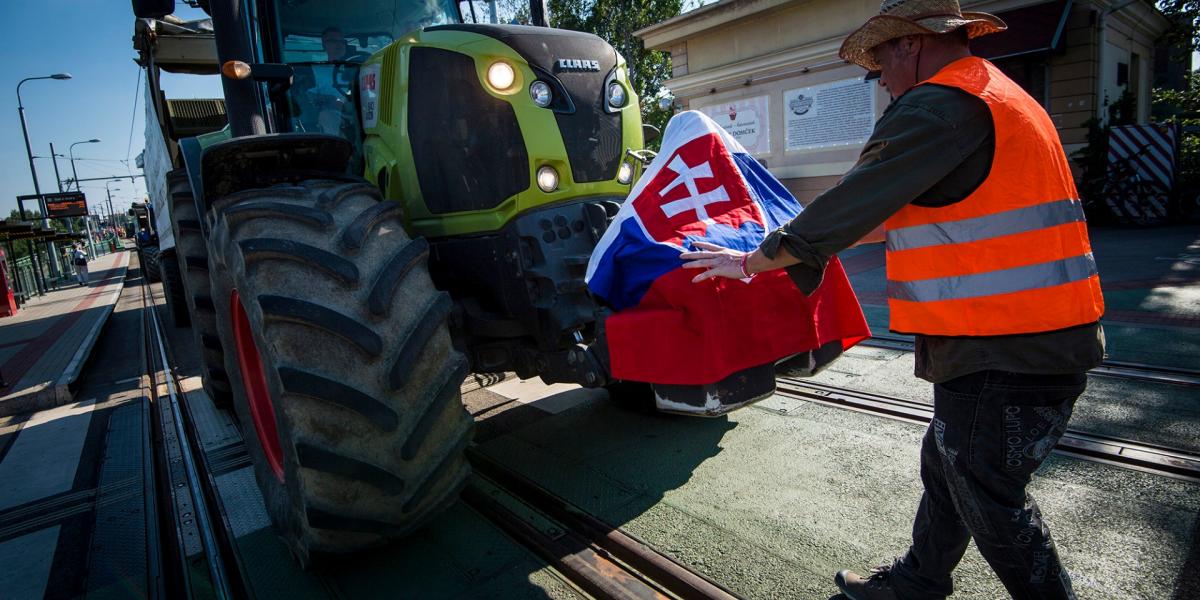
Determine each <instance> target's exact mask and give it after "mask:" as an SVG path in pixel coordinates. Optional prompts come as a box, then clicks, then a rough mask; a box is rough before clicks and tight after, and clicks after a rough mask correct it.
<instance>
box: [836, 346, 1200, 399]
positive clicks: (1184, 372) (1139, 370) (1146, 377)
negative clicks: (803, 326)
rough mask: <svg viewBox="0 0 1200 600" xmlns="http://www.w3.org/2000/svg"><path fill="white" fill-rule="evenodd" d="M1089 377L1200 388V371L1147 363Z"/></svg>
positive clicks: (1115, 363)
mask: <svg viewBox="0 0 1200 600" xmlns="http://www.w3.org/2000/svg"><path fill="white" fill-rule="evenodd" d="M914 344H915V342H913V340H911V339H909V338H906V337H900V336H894V335H876V336H872V337H870V338H868V339H866V340H863V341H862V342H859V344H858V345H860V346H866V347H869V348H883V349H887V350H898V351H901V352H912V351H913V348H914ZM1088 374H1089V375H1095V376H1097V377H1110V378H1113V379H1129V380H1134V381H1149V382H1153V383H1170V384H1174V385H1183V386H1189V387H1193V386H1200V370H1195V369H1183V368H1178V367H1163V366H1159V365H1151V364H1146V363H1136V362H1128V361H1120V360H1106V361H1104V363H1103V364H1101V365H1100V366H1099V367H1096V368H1094V369H1092V370H1091V371H1088Z"/></svg>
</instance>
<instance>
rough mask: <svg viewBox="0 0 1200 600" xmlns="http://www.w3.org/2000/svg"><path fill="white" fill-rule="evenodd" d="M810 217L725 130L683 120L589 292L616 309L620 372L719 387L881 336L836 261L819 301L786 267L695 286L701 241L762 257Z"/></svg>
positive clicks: (620, 223) (610, 242)
mask: <svg viewBox="0 0 1200 600" xmlns="http://www.w3.org/2000/svg"><path fill="white" fill-rule="evenodd" d="M801 210H802V207H801V205H800V203H799V202H797V201H796V199H795V198H793V197H792V195H791V194H790V193H789V192H788V191H787V189H786V188H784V187H783V185H782V184H780V183H779V181H778V180H776V179H775V178H774V177H773V176H772V175H771V173H770V172H769V171H767V170H766V168H764V167H763V166H762V165H761V164H759V162H758V161H756V160H754V158H753V157H751V156H750V154H749V153H748V152H746V149H745V148H743V147H742V145H741V144H740V143H738V141H737V140H735V139H734V138H733V137H732V136H730V135H729V134H728V133H727V132H726V131H725V130H724V129H722V128H721V126H720V125H717V124H716V123H715V122H713V121H712V120H711V119H709V118H708V117H707V116H705V115H704V114H703V113H700V112H696V111H688V112H683V113H680V114H678V115H676V116H675V117H674V118H672V119H671V121H670V123H668V124H667V130H666V132H665V134H664V136H663V144H662V150H661V152H659V154H658V157H657V158H655V159H654V162H653V163H652V164H651V165H650V167H649V168H648V169H647V171H646V172H645V173H644V174H643V176H642V178H641V179H640V180H639V181H638V183H637V185H636V186H634V189H633V192H632V193H631V194H630V196H629V199H628V200H627V201H626V202H625V204H624V205H623V206H622V207H621V209H620V211H618V212H617V215H616V217H614V219H613V222H612V224H611V225H610V226H609V228H608V230H607V231H606V232H605V234H604V236H603V237H602V238H601V239H600V242H599V244H598V245H597V246H596V249H595V250H594V251H593V252H592V256H591V260H590V261H589V263H588V270H587V276H586V280H587V284H588V287H589V288H590V289H591V291H592V293H593V294H595V295H596V296H598V297H600V298H602V299H604V301H605V302H607V303H608V304H609V305H611V306H612V307H613V308H614V309H615V310H616V312H615V313H614V314H613V315H612V316H611V317H609V318H608V320H607V321H606V324H605V328H606V331H607V338H608V351H609V358H610V361H611V365H610V367H611V369H612V376H613V377H614V378H616V379H623V380H628V381H645V382H650V383H660V384H676V385H707V384H711V383H716V382H718V381H721V380H722V379H725V378H726V377H728V376H730V375H732V374H734V373H736V372H738V371H741V370H743V369H748V368H751V367H757V366H760V365H764V364H767V363H773V362H776V361H779V360H782V359H785V358H788V357H790V356H792V355H795V354H799V353H801V352H806V351H809V350H814V349H816V348H818V347H820V346H824V345H825V344H827V343H830V342H834V341H839V340H840V341H841V342H842V347H843V349H846V348H849V347H850V346H853V345H854V344H856V343H858V342H859V341H862V340H863V339H866V338H867V337H870V330H869V328H868V327H867V323H866V320H865V319H864V318H863V314H862V308H861V307H860V306H859V304H858V298H857V297H856V296H855V295H854V290H853V289H852V288H851V287H850V282H849V280H848V279H847V278H846V273H845V271H843V270H842V266H841V263H840V262H839V261H838V260H837V258H836V257H835V258H834V259H833V260H832V261H830V263H829V265H828V266H827V267H826V270H825V276H824V279H823V282H822V283H821V285H820V287H819V288H818V289H817V290H816V291H815V292H814V293H813V294H812V295H810V296H805V295H804V294H803V293H801V292H800V290H798V289H797V288H796V286H795V284H793V283H792V281H791V279H790V278H789V277H788V276H787V273H786V272H784V271H782V270H777V271H770V272H765V273H760V274H758V275H757V276H755V277H754V278H752V279H749V280H734V279H726V278H722V277H715V278H712V279H709V280H705V281H702V282H700V283H692V278H693V277H694V276H695V275H696V274H698V273H700V272H702V271H697V270H685V269H683V268H682V267H683V263H684V261H683V260H682V259H680V258H679V255H680V254H681V253H683V252H684V251H686V250H692V249H693V245H694V244H695V242H709V243H712V244H716V245H718V246H722V247H725V248H735V249H738V250H744V251H752V250H754V249H756V248H758V245H759V244H760V243H762V241H763V239H764V238H765V237H766V234H767V233H768V232H770V231H773V230H775V229H776V228H778V227H780V226H782V225H784V224H786V223H787V222H788V221H790V220H791V219H792V218H793V217H795V216H796V215H797V214H799V213H800V211H801ZM781 251H782V250H781Z"/></svg>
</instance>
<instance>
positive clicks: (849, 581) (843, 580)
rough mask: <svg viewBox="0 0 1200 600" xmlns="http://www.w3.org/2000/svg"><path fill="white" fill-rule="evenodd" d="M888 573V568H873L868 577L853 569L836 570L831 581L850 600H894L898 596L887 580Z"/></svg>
mask: <svg viewBox="0 0 1200 600" xmlns="http://www.w3.org/2000/svg"><path fill="white" fill-rule="evenodd" d="M890 574H891V573H889V572H888V569H875V571H874V572H873V573H871V575H870V576H868V577H863V576H861V575H859V574H858V573H855V572H854V571H848V570H847V571H838V574H837V575H834V576H833V581H834V583H837V586H838V587H839V588H841V590H842V593H843V594H845V595H846V596H847V597H848V598H850V600H896V599H897V598H899V596H897V595H896V592H895V591H894V590H892V582H891V581H888V576H889V575H890Z"/></svg>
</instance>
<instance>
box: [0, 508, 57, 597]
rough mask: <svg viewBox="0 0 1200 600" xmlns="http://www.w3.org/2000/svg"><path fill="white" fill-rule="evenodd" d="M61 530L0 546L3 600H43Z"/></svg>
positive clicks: (1, 543) (1, 593)
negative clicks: (2, 566)
mask: <svg viewBox="0 0 1200 600" xmlns="http://www.w3.org/2000/svg"><path fill="white" fill-rule="evenodd" d="M58 530H59V527H58V526H57V525H56V526H54V527H49V528H46V529H42V530H40V531H35V532H33V533H29V534H26V535H23V536H21V537H19V538H14V539H11V540H8V541H7V542H0V565H4V568H3V569H0V598H6V599H9V600H41V598H42V597H43V596H45V594H46V584H47V583H49V581H50V567H51V565H52V564H53V563H54V549H55V546H56V545H57V544H58Z"/></svg>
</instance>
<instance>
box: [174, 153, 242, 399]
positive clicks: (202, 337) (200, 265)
mask: <svg viewBox="0 0 1200 600" xmlns="http://www.w3.org/2000/svg"><path fill="white" fill-rule="evenodd" d="M167 188H168V192H169V193H170V195H171V230H172V232H173V233H174V234H175V259H176V261H177V262H178V265H179V274H180V277H181V280H182V282H183V285H182V287H181V291H182V293H183V297H184V301H185V302H186V303H187V312H188V314H189V315H191V319H192V337H193V339H194V340H195V343H196V347H197V348H199V349H200V379H201V381H202V382H203V385H204V391H205V392H206V393H207V394H208V397H209V398H211V399H212V401H213V404H215V405H216V406H217V407H218V408H230V407H231V406H233V394H232V392H231V391H230V385H229V376H228V375H227V374H226V373H225V351H224V349H223V348H222V347H221V339H220V337H219V336H218V335H217V313H216V310H215V309H214V307H213V301H212V293H211V291H210V289H209V288H210V287H211V286H210V284H209V280H208V247H207V245H205V242H204V231H203V230H202V229H201V227H200V217H199V216H198V214H197V212H196V203H195V202H193V200H192V188H191V186H190V185H189V184H188V180H187V172H186V171H184V170H182V169H180V170H177V171H172V172H171V173H169V174H168V175H167Z"/></svg>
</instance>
